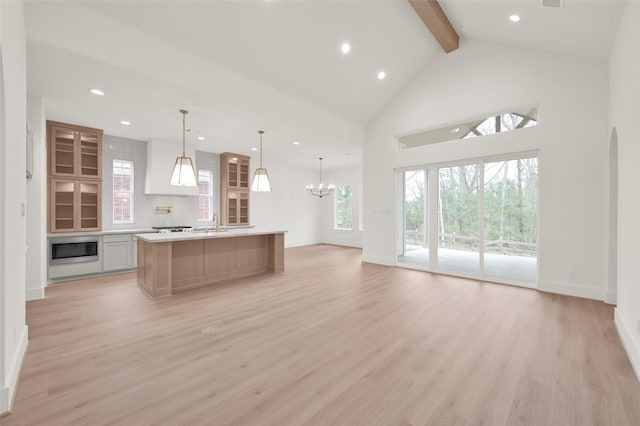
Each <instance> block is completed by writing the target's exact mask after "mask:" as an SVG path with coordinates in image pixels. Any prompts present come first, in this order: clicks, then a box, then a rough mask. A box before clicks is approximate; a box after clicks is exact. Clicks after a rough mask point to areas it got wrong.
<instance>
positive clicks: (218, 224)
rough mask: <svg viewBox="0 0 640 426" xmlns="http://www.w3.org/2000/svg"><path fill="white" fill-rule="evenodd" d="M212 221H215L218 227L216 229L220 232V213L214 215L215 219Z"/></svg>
mask: <svg viewBox="0 0 640 426" xmlns="http://www.w3.org/2000/svg"><path fill="white" fill-rule="evenodd" d="M211 220H212V221H213V223H215V225H216V227H215V231H216V232H219V231H220V219H218V213H214V214H213V217H212V218H211Z"/></svg>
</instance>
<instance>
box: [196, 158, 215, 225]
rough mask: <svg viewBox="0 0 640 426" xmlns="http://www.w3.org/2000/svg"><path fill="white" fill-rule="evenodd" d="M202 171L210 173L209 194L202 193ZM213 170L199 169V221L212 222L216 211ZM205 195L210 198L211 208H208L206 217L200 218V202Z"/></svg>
mask: <svg viewBox="0 0 640 426" xmlns="http://www.w3.org/2000/svg"><path fill="white" fill-rule="evenodd" d="M201 172H206V173H207V174H208V175H209V193H208V194H201V193H200V191H201V190H202V187H201V185H200V173H201ZM213 195H214V194H213V170H210V169H198V222H211V221H213V214H214V213H215V212H214V210H213V208H214V206H213ZM203 197H206V198H208V201H209V209H208V215H207V218H206V219H200V209H201V206H200V202H201V199H202V198H203Z"/></svg>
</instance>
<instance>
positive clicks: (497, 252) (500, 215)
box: [397, 156, 538, 284]
mask: <svg viewBox="0 0 640 426" xmlns="http://www.w3.org/2000/svg"><path fill="white" fill-rule="evenodd" d="M399 184H400V185H399V188H400V200H399V201H400V202H399V204H398V206H399V212H398V213H399V214H398V218H399V223H398V225H399V226H398V231H399V233H400V234H399V240H398V241H399V247H398V249H399V250H398V260H397V262H398V264H399V265H405V266H410V267H418V268H421V269H425V270H430V271H434V272H444V273H449V274H454V275H461V276H468V277H474V278H486V279H490V280H493V281H504V282H509V283H524V284H531V283H535V282H536V281H537V269H538V268H537V235H538V226H537V223H538V222H537V209H538V193H537V188H538V164H537V158H536V157H535V156H522V157H519V158H508V159H504V160H502V159H500V160H496V159H487V160H478V161H475V162H470V163H461V164H455V165H449V164H448V165H446V166H441V167H438V166H437V165H436V166H433V167H425V168H421V169H419V170H409V171H402V172H400V173H399Z"/></svg>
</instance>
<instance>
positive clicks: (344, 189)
mask: <svg viewBox="0 0 640 426" xmlns="http://www.w3.org/2000/svg"><path fill="white" fill-rule="evenodd" d="M334 194H335V229H352V217H353V213H352V209H351V200H352V191H351V185H338V187H337V188H336V191H335V193H334Z"/></svg>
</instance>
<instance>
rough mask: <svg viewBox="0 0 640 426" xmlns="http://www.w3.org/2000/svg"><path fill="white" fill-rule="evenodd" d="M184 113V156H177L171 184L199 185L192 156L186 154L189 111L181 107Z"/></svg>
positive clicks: (181, 111)
mask: <svg viewBox="0 0 640 426" xmlns="http://www.w3.org/2000/svg"><path fill="white" fill-rule="evenodd" d="M180 113H181V114H182V156H181V157H178V158H176V164H175V165H174V166H173V174H172V175H171V185H174V186H197V185H198V182H197V180H196V172H195V168H194V167H193V161H191V157H187V154H186V137H187V130H186V120H187V114H189V111H187V110H186V109H181V110H180Z"/></svg>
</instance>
